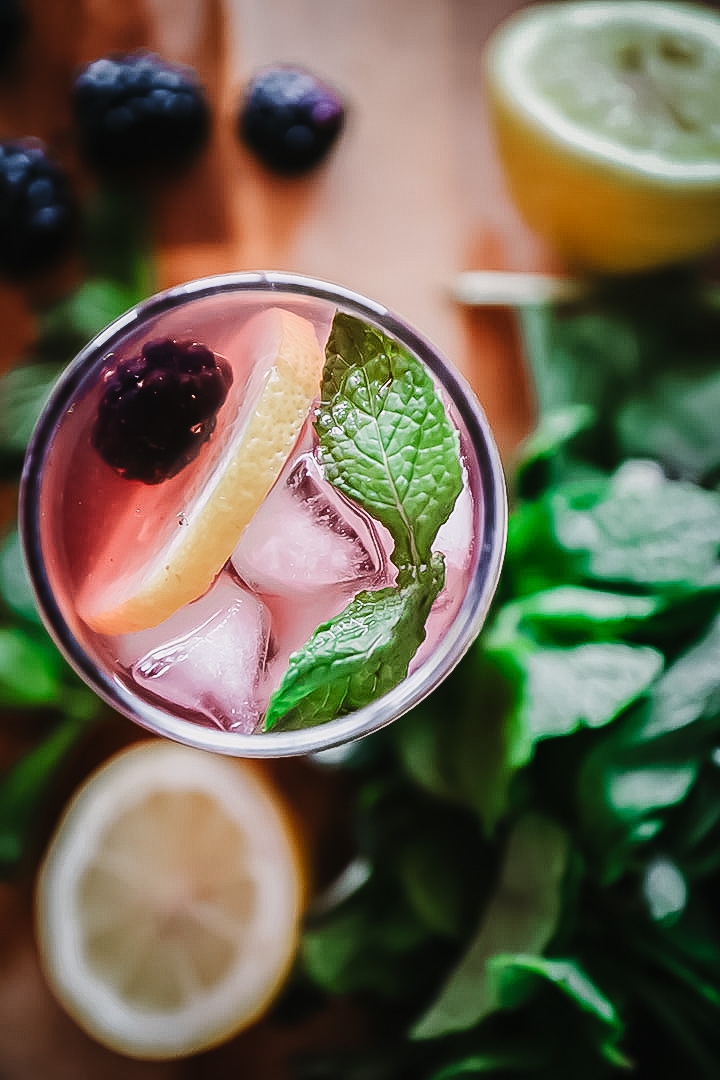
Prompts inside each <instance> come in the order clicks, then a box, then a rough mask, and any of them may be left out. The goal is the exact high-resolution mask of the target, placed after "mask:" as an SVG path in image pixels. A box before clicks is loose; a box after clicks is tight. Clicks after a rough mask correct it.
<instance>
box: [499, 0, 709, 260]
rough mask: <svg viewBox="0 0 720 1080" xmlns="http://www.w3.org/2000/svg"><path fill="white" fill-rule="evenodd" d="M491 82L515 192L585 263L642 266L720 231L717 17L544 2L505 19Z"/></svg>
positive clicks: (538, 223)
mask: <svg viewBox="0 0 720 1080" xmlns="http://www.w3.org/2000/svg"><path fill="white" fill-rule="evenodd" d="M485 86H486V94H487V101H488V105H489V111H490V117H491V120H492V123H493V127H494V130H495V134H496V137H497V144H498V149H499V153H500V158H501V161H502V164H503V167H504V170H505V173H506V177H507V181H508V187H509V191H510V194H511V196H512V198H513V199H514V201H515V203H516V205H517V207H518V209H519V210H520V212H521V214H522V216H523V217H524V218H525V220H526V221H527V223H528V224H529V225H530V226H531V227H532V228H533V229H534V230H536V231H537V232H538V233H540V234H541V235H542V236H544V237H545V238H546V239H547V240H549V241H550V243H551V244H552V245H553V247H554V248H555V250H556V251H558V252H559V253H560V254H562V255H563V256H565V258H566V259H567V260H568V261H569V262H570V263H571V264H575V265H577V266H579V267H581V268H588V269H590V270H596V271H600V272H632V271H637V270H643V269H649V268H651V267H655V266H661V265H664V264H667V263H672V262H679V261H683V260H686V259H689V258H692V257H694V256H698V255H700V254H702V253H704V252H707V251H709V250H710V249H712V248H713V247H714V246H715V245H716V244H717V243H718V242H720V93H719V92H718V88H719V87H720V16H718V15H717V14H716V13H715V12H712V11H710V10H708V9H704V8H701V7H698V6H695V5H690V4H687V5H686V4H679V3H677V4H676V3H663V2H654V0H640V2H635V0H614V2H602V0H597V2H594V0H581V2H569V3H555V4H541V5H538V6H536V7H530V8H528V9H527V10H524V11H522V12H521V13H519V14H518V15H516V16H515V17H513V18H511V19H510V20H508V21H507V22H506V23H505V24H503V25H502V26H501V27H500V29H499V30H498V31H497V32H496V33H495V35H494V36H493V38H492V39H491V41H490V42H489V44H488V48H487V50H486V53H485Z"/></svg>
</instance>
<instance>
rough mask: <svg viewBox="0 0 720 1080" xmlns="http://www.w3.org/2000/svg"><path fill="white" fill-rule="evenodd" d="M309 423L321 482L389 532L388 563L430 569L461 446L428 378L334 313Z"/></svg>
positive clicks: (379, 338)
mask: <svg viewBox="0 0 720 1080" xmlns="http://www.w3.org/2000/svg"><path fill="white" fill-rule="evenodd" d="M326 357H327V362H326V365H325V372H324V374H323V383H322V401H321V404H320V407H319V409H318V418H317V422H316V425H315V428H316V431H317V434H318V438H319V440H320V460H321V462H322V464H323V466H324V469H325V475H326V477H327V479H328V480H329V481H330V482H331V483H332V484H334V485H335V487H337V488H339V489H340V490H341V491H342V492H344V494H345V495H347V496H348V497H349V498H351V499H353V500H354V501H355V502H357V503H358V504H359V505H360V506H362V507H363V509H364V510H366V511H367V513H368V514H370V515H371V516H372V517H374V518H375V519H376V520H377V521H379V522H381V523H382V524H383V525H385V527H386V528H387V529H388V530H389V531H390V534H391V535H392V538H393V540H394V542H395V550H394V552H393V555H392V560H393V562H394V563H395V565H396V566H397V567H398V568H399V569H400V570H401V571H402V572H403V574H405V575H406V573H407V568H408V567H419V566H422V565H424V564H427V563H429V561H430V551H431V547H432V543H433V541H434V539H435V536H436V534H437V531H438V529H439V528H440V526H441V525H442V524H443V523H444V522H445V521H447V519H448V517H449V516H450V512H451V511H452V508H453V506H454V504H455V500H456V499H457V497H458V495H459V494H460V491H461V489H462V470H461V466H460V457H459V440H458V434H457V431H456V430H455V428H454V427H453V426H452V424H451V423H450V421H449V420H448V418H447V415H446V413H445V408H444V406H443V403H442V401H441V400H440V398H439V396H438V395H437V393H436V391H435V386H434V385H433V381H432V379H431V377H430V375H429V374H428V373H427V372H426V370H425V368H424V367H423V366H422V364H421V363H420V362H419V361H418V360H416V359H415V358H414V357H413V356H412V355H411V354H410V353H409V352H408V351H407V350H406V349H404V348H403V347H402V346H401V345H399V344H398V342H396V341H394V340H393V339H392V338H390V337H387V336H386V335H385V334H383V333H381V331H379V330H377V329H376V328H375V327H373V326H368V325H367V324H366V323H364V322H362V321H361V320H360V319H356V318H353V317H352V316H350V315H344V314H342V313H338V314H337V315H336V316H335V319H334V321H333V326H332V331H331V333H330V338H329V340H328V344H327V348H326Z"/></svg>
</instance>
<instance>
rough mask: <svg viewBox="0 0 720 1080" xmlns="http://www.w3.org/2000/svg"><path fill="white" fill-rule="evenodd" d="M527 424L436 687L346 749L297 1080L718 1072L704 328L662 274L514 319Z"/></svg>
mask: <svg viewBox="0 0 720 1080" xmlns="http://www.w3.org/2000/svg"><path fill="white" fill-rule="evenodd" d="M521 318H522V329H523V336H524V342H525V346H526V353H527V359H528V363H529V366H530V369H531V376H532V378H533V380H534V384H535V387H536V393H537V402H538V423H537V427H536V430H535V432H534V434H533V435H532V436H531V437H530V438H529V439H528V440H527V442H526V444H525V445H524V446H523V447H522V449H521V454H520V457H519V460H518V461H517V464H516V467H515V468H514V471H513V475H512V476H511V478H510V485H511V504H512V512H511V519H510V529H509V542H508V552H507V560H506V564H505V569H504V572H503V576H502V581H501V587H500V593H499V596H498V597H497V602H496V603H495V605H494V609H493V611H492V613H491V617H490V619H489V620H488V624H487V626H486V629H485V630H484V632H483V634H482V636H481V639H480V640H479V641H478V643H477V644H476V646H475V647H474V648H473V649H472V650H471V652H470V654H469V655H468V656H467V657H466V659H465V661H464V662H463V663H462V664H461V666H460V667H459V669H457V670H456V672H455V673H454V674H453V675H452V676H451V677H450V678H449V679H448V680H447V681H446V683H445V684H444V685H443V686H442V687H441V688H440V689H439V690H438V691H437V692H436V693H435V695H434V696H433V697H432V698H431V699H429V700H428V701H427V702H426V703H425V704H424V705H422V706H421V707H420V708H418V709H416V710H415V711H413V712H412V713H411V714H409V715H407V716H406V717H404V718H403V719H401V720H400V721H398V722H396V723H395V724H394V725H391V727H390V728H388V729H386V730H385V731H383V732H381V733H379V734H377V735H375V736H372V737H370V738H368V739H365V740H363V741H361V742H359V743H357V744H355V745H354V746H353V747H351V748H349V749H348V750H347V751H346V752H345V755H344V758H343V759H342V760H341V761H340V762H339V763H338V761H337V759H336V756H335V759H334V764H333V761H331V760H329V759H328V755H326V756H325V761H324V762H323V755H320V756H319V760H318V767H321V766H322V765H323V764H324V766H325V767H335V768H341V769H343V770H344V771H345V773H346V775H347V783H348V787H349V788H350V786H351V785H352V790H353V791H354V804H353V805H354V812H355V824H356V860H355V862H354V864H352V866H351V867H349V868H348V871H347V873H346V875H345V878H344V880H343V881H341V882H339V883H338V886H337V888H336V889H335V890H334V891H333V893H331V895H330V896H329V897H328V903H327V904H326V905H325V907H324V909H322V911H316V913H315V914H314V916H313V917H312V918H311V919H309V921H308V925H307V928H306V932H305V935H304V940H303V946H302V955H301V958H300V964H299V971H298V974H297V979H296V987H295V990H296V992H302V990H303V988H305V990H306V991H307V990H308V989H309V984H314V987H315V989H316V990H317V988H319V989H320V990H321V991H322V992H323V993H324V994H327V995H331V996H332V995H351V996H353V997H354V998H356V999H357V1001H358V1002H359V1003H360V1004H361V1005H362V1007H363V1008H364V1009H365V1010H366V1011H367V1013H368V1015H369V1017H370V1027H371V1034H370V1037H369V1039H368V1043H367V1045H366V1047H365V1049H364V1052H363V1053H362V1054H358V1053H357V1052H355V1053H353V1054H351V1055H321V1056H313V1057H312V1058H306V1059H305V1060H304V1061H302V1062H299V1063H298V1075H299V1076H300V1077H302V1078H304V1080H321V1078H322V1080H340V1078H342V1080H404V1078H407V1080H454V1078H456V1077H457V1078H461V1077H462V1078H464V1077H475V1076H478V1077H480V1076H488V1077H490V1076H492V1077H498V1078H502V1080H505V1078H507V1080H525V1078H531V1077H532V1078H538V1080H578V1078H583V1080H595V1078H604V1077H612V1076H615V1075H621V1074H622V1073H623V1072H624V1073H626V1074H627V1075H632V1076H633V1077H642V1078H647V1080H649V1078H652V1080H660V1078H664V1077H672V1078H677V1077H681V1076H682V1077H683V1078H691V1080H693V1078H708V1080H711V1078H715V1077H717V1076H718V1074H719V1071H720V1064H719V1062H720V920H719V919H718V914H717V912H718V909H719V907H720V615H719V613H720V566H719V565H718V548H719V546H720V492H719V490H718V481H719V480H720V424H719V423H718V421H719V420H720V363H719V361H720V309H718V307H717V306H716V305H715V304H714V303H713V294H712V293H708V292H707V291H705V290H704V289H703V287H702V286H701V284H700V283H699V282H698V281H697V280H696V279H695V278H694V276H693V275H691V274H686V273H684V272H682V273H681V272H673V273H670V274H665V275H662V276H660V277H653V278H652V279H645V280H642V281H637V282H634V283H631V284H628V283H623V284H622V287H621V288H618V289H616V290H613V291H608V292H599V293H597V294H596V295H594V296H593V297H592V298H591V299H588V300H587V301H585V302H583V303H582V304H580V303H578V304H575V305H573V306H565V307H562V308H560V307H558V308H551V307H541V308H534V309H528V310H527V311H526V312H524V313H523V315H522V316H521Z"/></svg>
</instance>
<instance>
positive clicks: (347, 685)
mask: <svg viewBox="0 0 720 1080" xmlns="http://www.w3.org/2000/svg"><path fill="white" fill-rule="evenodd" d="M444 580H445V567H444V564H443V561H442V556H435V557H434V559H433V563H432V566H431V568H430V569H429V570H428V571H426V572H425V573H423V574H421V575H420V576H418V578H417V579H416V580H414V581H411V582H410V584H409V585H406V586H404V587H402V588H392V587H390V588H385V589H378V590H377V591H376V592H361V593H358V595H357V596H356V597H355V599H354V600H352V601H351V602H350V604H348V606H347V607H346V608H345V610H344V611H342V612H341V613H340V614H339V615H338V616H337V617H336V618H334V619H330V620H329V621H328V622H326V623H323V624H322V626H319V627H318V628H317V630H316V631H315V633H314V634H313V635H312V637H311V638H310V640H309V641H308V643H307V645H305V647H304V648H303V649H301V650H300V651H298V652H296V653H294V654H293V655H292V656H291V658H290V664H289V667H288V670H287V672H286V674H285V677H284V679H283V682H282V685H281V687H280V689H279V690H278V691H277V692H276V693H275V694H273V696H272V699H271V702H270V706H269V708H268V711H267V714H266V717H265V725H266V727H267V728H268V729H269V728H272V727H274V726H275V725H276V724H277V723H278V722H279V721H280V720H282V728H283V730H285V731H291V730H294V729H297V728H303V727H309V726H310V725H314V724H319V723H322V722H323V721H324V720H328V719H330V718H331V717H335V716H339V715H340V714H342V713H347V712H351V711H352V710H353V709H359V708H361V707H362V706H363V705H367V703H368V702H369V701H371V700H372V699H373V698H375V697H380V696H381V695H382V694H384V693H386V692H387V691H388V690H391V689H392V688H393V686H396V685H397V683H399V682H400V681H401V679H403V678H404V677H405V675H406V673H407V669H408V666H409V664H410V661H411V659H412V658H413V656H414V655H415V653H416V652H417V650H418V648H419V646H420V645H421V644H422V642H423V640H424V638H425V621H426V619H427V617H428V614H429V612H430V608H431V607H432V604H433V601H434V600H435V598H436V596H437V595H438V593H439V592H440V589H441V588H442V586H443V582H444Z"/></svg>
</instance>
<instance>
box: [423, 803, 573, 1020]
mask: <svg viewBox="0 0 720 1080" xmlns="http://www.w3.org/2000/svg"><path fill="white" fill-rule="evenodd" d="M567 856H568V839H567V836H566V834H565V832H564V831H563V830H562V829H561V828H560V827H559V826H558V825H556V824H555V823H554V822H553V821H551V820H550V819H549V818H546V817H543V816H541V815H539V814H528V815H526V816H525V817H523V818H521V819H520V820H519V821H518V822H517V824H516V825H515V827H514V829H513V831H512V833H511V834H510V838H509V840H508V846H507V851H506V854H505V862H504V865H503V868H502V872H501V875H500V881H499V883H498V887H497V891H496V892H495V894H494V896H493V897H492V899H491V900H490V903H489V904H488V907H487V909H486V911H485V913H484V916H483V920H482V923H481V924H480V927H479V929H478V931H477V934H476V936H475V938H474V939H473V941H472V942H471V943H470V946H469V948H468V950H467V952H466V953H465V955H464V956H463V957H462V959H461V960H460V963H459V964H458V966H457V967H456V968H455V970H454V971H453V972H452V974H451V975H450V978H449V979H448V981H447V983H446V984H445V986H444V987H443V988H442V990H441V991H440V994H439V996H438V998H437V999H436V1001H435V1002H434V1003H433V1004H432V1005H431V1006H430V1008H429V1010H428V1011H427V1012H426V1013H425V1015H424V1016H423V1017H421V1019H420V1020H419V1021H418V1022H417V1024H416V1025H415V1027H414V1029H413V1031H412V1037H413V1038H416V1039H436V1038H438V1037H440V1036H442V1035H447V1034H449V1033H450V1032H452V1031H464V1030H466V1029H467V1028H470V1027H473V1026H474V1025H475V1024H477V1023H478V1021H479V1020H482V1019H483V1017H485V1016H487V1015H488V1014H489V1013H491V1012H493V1011H494V1010H495V1009H497V1008H498V1007H499V1006H500V1004H501V1000H500V995H499V987H498V986H497V983H496V982H495V981H494V980H493V979H492V978H491V977H490V964H491V961H492V959H493V957H495V956H499V955H502V954H507V953H522V954H526V953H531V954H533V955H539V954H541V953H542V951H543V950H544V949H545V947H546V946H547V944H548V942H549V941H550V940H551V938H552V936H553V934H554V933H555V929H556V927H557V924H558V920H559V917H560V913H561V906H562V895H561V894H562V881H563V877H564V874H565V870H566V865H567Z"/></svg>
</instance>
